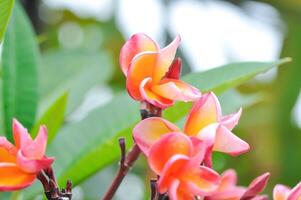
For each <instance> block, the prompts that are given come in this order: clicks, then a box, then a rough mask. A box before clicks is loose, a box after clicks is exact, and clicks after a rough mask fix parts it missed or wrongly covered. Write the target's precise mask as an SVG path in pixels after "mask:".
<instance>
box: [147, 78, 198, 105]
mask: <svg viewBox="0 0 301 200" xmlns="http://www.w3.org/2000/svg"><path fill="white" fill-rule="evenodd" d="M151 90H152V91H153V92H154V93H156V94H157V95H158V96H161V97H164V98H166V99H170V100H174V101H184V102H188V101H196V100H197V99H199V98H200V97H201V93H200V91H199V90H198V89H197V88H195V87H193V86H191V85H189V84H187V83H185V82H183V81H181V80H176V79H164V80H162V81H161V82H160V83H159V84H158V85H154V86H152V87H151Z"/></svg>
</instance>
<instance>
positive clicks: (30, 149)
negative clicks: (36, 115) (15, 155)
mask: <svg viewBox="0 0 301 200" xmlns="http://www.w3.org/2000/svg"><path fill="white" fill-rule="evenodd" d="M47 138H48V134H47V130H46V127H45V126H41V127H40V129H39V132H38V135H37V137H36V138H35V139H34V141H33V142H32V143H31V144H29V145H28V146H27V147H24V148H23V149H22V153H23V154H24V156H26V157H28V158H31V159H42V158H43V156H44V155H45V151H46V146H47Z"/></svg>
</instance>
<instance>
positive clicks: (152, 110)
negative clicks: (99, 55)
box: [103, 102, 162, 200]
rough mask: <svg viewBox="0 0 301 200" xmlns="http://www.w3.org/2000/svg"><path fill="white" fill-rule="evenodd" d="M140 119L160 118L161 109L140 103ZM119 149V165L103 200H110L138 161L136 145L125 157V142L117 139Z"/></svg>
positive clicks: (138, 152) (138, 153)
mask: <svg viewBox="0 0 301 200" xmlns="http://www.w3.org/2000/svg"><path fill="white" fill-rule="evenodd" d="M140 114H141V119H142V120H143V119H146V118H149V117H154V116H158V117H159V116H161V115H162V109H161V108H158V107H155V106H153V105H151V104H149V103H146V102H142V103H141V109H140ZM119 147H120V150H121V159H120V163H119V170H118V172H117V174H116V176H115V178H114V180H113V182H112V184H111V185H110V187H109V189H108V191H107V192H106V194H105V196H104V197H103V200H111V199H112V198H113V196H114V195H115V193H116V191H117V189H118V187H119V186H120V184H121V182H122V180H123V179H124V177H125V176H126V175H127V173H128V171H129V170H130V169H131V167H132V166H133V165H134V163H135V161H136V160H137V159H138V157H139V155H140V149H139V147H138V145H137V144H134V146H133V147H132V148H131V150H130V151H129V152H128V154H127V155H125V149H126V148H125V141H124V139H123V138H121V139H119Z"/></svg>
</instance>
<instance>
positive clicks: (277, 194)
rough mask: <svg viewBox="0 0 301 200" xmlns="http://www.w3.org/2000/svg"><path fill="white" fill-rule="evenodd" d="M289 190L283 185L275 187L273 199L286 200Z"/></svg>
mask: <svg viewBox="0 0 301 200" xmlns="http://www.w3.org/2000/svg"><path fill="white" fill-rule="evenodd" d="M290 190H291V189H290V188H289V187H287V186H285V185H281V184H278V185H276V186H275V187H274V190H273V199H274V200H286V197H287V196H288V194H289V192H290Z"/></svg>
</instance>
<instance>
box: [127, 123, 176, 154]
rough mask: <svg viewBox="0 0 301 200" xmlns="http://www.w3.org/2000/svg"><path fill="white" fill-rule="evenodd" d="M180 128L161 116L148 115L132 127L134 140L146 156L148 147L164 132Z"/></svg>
mask: <svg viewBox="0 0 301 200" xmlns="http://www.w3.org/2000/svg"><path fill="white" fill-rule="evenodd" d="M179 131H180V129H179V128H178V127H177V126H176V125H174V124H172V123H170V122H169V121H167V120H165V119H163V118H161V117H150V118H147V119H144V120H142V121H140V122H139V123H138V124H137V125H136V126H135V127H134V129H133V136H134V140H135V142H136V143H137V145H138V146H139V148H140V149H141V151H142V152H143V153H144V154H145V155H146V156H148V153H149V148H150V147H151V146H152V145H153V144H154V143H155V142H156V141H158V140H159V138H160V137H162V136H163V135H164V134H167V133H171V132H179Z"/></svg>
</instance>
